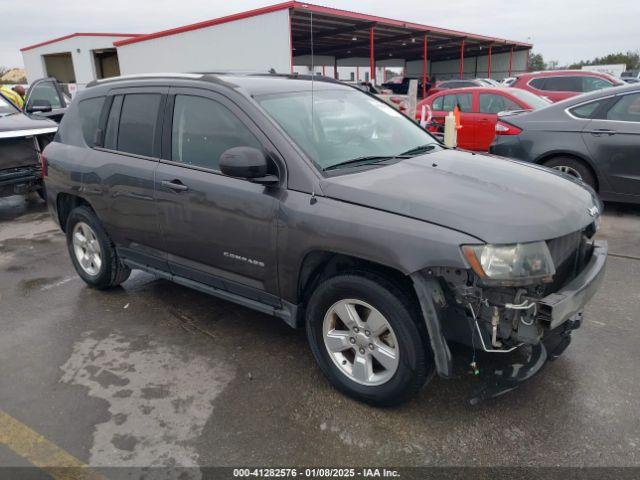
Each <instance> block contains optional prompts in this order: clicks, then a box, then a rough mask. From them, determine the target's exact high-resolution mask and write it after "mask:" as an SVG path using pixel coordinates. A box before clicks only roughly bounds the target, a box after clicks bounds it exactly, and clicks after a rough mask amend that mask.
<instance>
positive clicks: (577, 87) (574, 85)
mask: <svg viewBox="0 0 640 480" xmlns="http://www.w3.org/2000/svg"><path fill="white" fill-rule="evenodd" d="M582 78H583V77H579V76H568V75H567V76H564V77H546V78H535V79H533V80H531V82H530V83H529V85H531V86H532V87H534V88H537V89H538V90H545V91H547V92H581V91H582Z"/></svg>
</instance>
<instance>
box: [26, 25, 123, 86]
mask: <svg viewBox="0 0 640 480" xmlns="http://www.w3.org/2000/svg"><path fill="white" fill-rule="evenodd" d="M122 38H123V37H87V36H81V37H72V38H68V39H66V40H61V41H59V42H54V43H50V44H48V45H43V46H41V47H36V48H33V49H31V50H26V51H24V52H22V59H23V61H24V68H25V70H26V71H27V81H28V82H29V83H31V82H33V81H34V80H37V79H38V78H42V77H45V76H46V75H47V73H46V70H45V65H44V59H43V58H42V56H43V55H46V54H50V53H71V58H72V60H73V69H74V72H75V81H76V83H77V84H78V85H79V86H83V85H85V84H87V83H89V82H90V81H92V80H95V78H96V72H95V65H94V62H93V50H101V49H104V48H113V42H115V41H117V40H122Z"/></svg>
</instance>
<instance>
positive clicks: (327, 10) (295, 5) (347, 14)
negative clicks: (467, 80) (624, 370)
mask: <svg viewBox="0 0 640 480" xmlns="http://www.w3.org/2000/svg"><path fill="white" fill-rule="evenodd" d="M287 9H293V10H303V11H311V12H315V13H322V14H325V15H335V16H338V17H342V18H348V19H352V20H363V21H368V22H376V23H381V24H385V25H392V26H396V27H402V28H407V29H413V30H419V31H424V32H434V33H441V34H447V35H451V36H456V37H461V38H470V39H475V40H486V41H493V42H497V43H506V44H509V45H516V46H521V47H527V48H530V47H532V46H533V45H532V44H530V43H524V42H517V41H512V40H506V39H503V38H495V37H488V36H484V35H475V34H472V33H466V32H460V31H457V30H449V29H446V28H439V27H432V26H429V25H422V24H418V23H411V22H404V21H401V20H393V19H390V18H384V17H377V16H375V15H366V14H363V13H357V12H351V11H348V10H341V9H338V8H331V7H323V6H320V5H312V4H310V3H302V2H298V1H288V2H284V3H278V4H275V5H269V6H266V7H262V8H257V9H255V10H249V11H246V12H241V13H235V14H233V15H228V16H226V17H220V18H216V19H213V20H206V21H204V22H199V23H193V24H191V25H185V26H184V27H177V28H172V29H169V30H162V31H159V32H155V33H150V34H147V35H140V36H137V37H136V38H128V39H125V40H119V41H117V42H114V45H115V46H117V47H120V46H123V45H129V44H131V43H137V42H144V41H146V40H152V39H154V38H160V37H167V36H170V35H176V34H178V33H184V32H189V31H192V30H198V29H201V28H207V27H212V26H214V25H220V24H222V23H228V22H234V21H236V20H241V19H244V18H250V17H255V16H257V15H263V14H266V13H271V12H277V11H280V10H287Z"/></svg>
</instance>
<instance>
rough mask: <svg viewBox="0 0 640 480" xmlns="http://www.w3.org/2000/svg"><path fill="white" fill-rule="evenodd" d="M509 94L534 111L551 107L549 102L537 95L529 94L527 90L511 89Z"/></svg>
mask: <svg viewBox="0 0 640 480" xmlns="http://www.w3.org/2000/svg"><path fill="white" fill-rule="evenodd" d="M509 93H510V94H511V95H513V96H514V97H517V98H519V99H520V100H522V101H523V102H525V103H526V104H527V105H530V106H531V108H533V109H534V110H539V109H541V108H544V107H548V106H549V105H551V102H550V101H549V100H546V99H544V98H542V97H540V96H538V95H536V94H535V93H531V92H528V91H526V90H521V89H519V88H510V89H509Z"/></svg>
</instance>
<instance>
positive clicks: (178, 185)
mask: <svg viewBox="0 0 640 480" xmlns="http://www.w3.org/2000/svg"><path fill="white" fill-rule="evenodd" d="M160 185H162V186H163V187H165V188H169V189H171V190H173V191H174V192H184V191H185V190H189V187H187V186H186V185H185V184H184V183H182V182H181V181H180V180H178V179H176V180H171V181H169V180H162V182H160Z"/></svg>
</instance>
